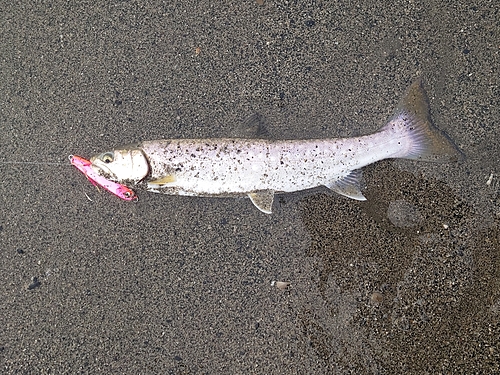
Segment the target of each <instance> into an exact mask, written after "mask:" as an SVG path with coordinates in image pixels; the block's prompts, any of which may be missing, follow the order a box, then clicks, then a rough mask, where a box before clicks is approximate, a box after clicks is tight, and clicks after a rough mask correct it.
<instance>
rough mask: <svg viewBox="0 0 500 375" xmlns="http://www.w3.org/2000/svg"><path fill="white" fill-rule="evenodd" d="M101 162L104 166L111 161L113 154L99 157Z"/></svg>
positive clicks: (108, 153) (109, 153)
mask: <svg viewBox="0 0 500 375" xmlns="http://www.w3.org/2000/svg"><path fill="white" fill-rule="evenodd" d="M101 160H102V161H103V162H105V163H106V164H109V163H111V162H112V161H113V154H112V153H111V152H107V153H105V154H104V155H103V156H101Z"/></svg>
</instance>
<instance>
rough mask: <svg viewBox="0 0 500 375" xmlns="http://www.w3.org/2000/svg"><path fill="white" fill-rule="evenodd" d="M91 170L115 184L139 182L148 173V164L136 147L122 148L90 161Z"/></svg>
mask: <svg viewBox="0 0 500 375" xmlns="http://www.w3.org/2000/svg"><path fill="white" fill-rule="evenodd" d="M90 161H91V162H92V168H93V169H94V170H95V171H96V172H98V173H99V174H101V175H103V176H105V177H106V178H108V179H110V180H113V181H117V182H121V183H123V182H127V181H132V182H139V181H140V180H142V179H143V178H144V177H146V175H147V174H148V173H149V163H148V160H147V158H146V156H145V155H144V153H143V152H142V150H141V149H140V148H138V147H136V146H123V147H120V148H117V149H115V150H113V151H108V152H104V153H102V154H99V155H97V156H94V157H92V158H91V159H90Z"/></svg>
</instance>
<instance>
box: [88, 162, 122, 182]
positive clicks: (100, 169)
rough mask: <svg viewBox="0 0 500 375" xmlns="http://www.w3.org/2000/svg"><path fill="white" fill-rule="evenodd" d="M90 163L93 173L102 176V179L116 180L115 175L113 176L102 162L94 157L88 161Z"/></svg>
mask: <svg viewBox="0 0 500 375" xmlns="http://www.w3.org/2000/svg"><path fill="white" fill-rule="evenodd" d="M90 163H91V167H92V169H93V170H94V172H96V173H97V174H99V175H100V176H103V177H104V178H107V179H108V180H112V181H116V180H117V177H116V174H114V173H113V172H112V171H111V169H109V167H108V166H107V165H106V163H104V162H103V161H101V160H99V159H97V158H96V157H93V158H91V159H90Z"/></svg>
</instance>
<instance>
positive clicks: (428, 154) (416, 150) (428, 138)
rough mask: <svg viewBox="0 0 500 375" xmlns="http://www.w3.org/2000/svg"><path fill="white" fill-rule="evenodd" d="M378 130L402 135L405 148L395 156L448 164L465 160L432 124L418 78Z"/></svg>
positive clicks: (450, 141)
mask: <svg viewBox="0 0 500 375" xmlns="http://www.w3.org/2000/svg"><path fill="white" fill-rule="evenodd" d="M381 131H384V132H385V131H387V132H391V133H395V135H402V136H403V137H404V139H405V140H407V141H408V142H407V143H408V147H407V148H406V149H405V151H404V152H403V153H402V154H401V155H398V156H399V157H401V158H404V159H412V160H421V161H431V162H436V163H447V162H453V161H459V160H462V159H463V158H464V155H463V154H462V152H461V151H460V150H459V149H458V148H457V146H455V144H454V143H453V141H452V140H451V139H450V138H449V137H448V136H447V135H446V134H445V133H443V132H442V131H440V130H439V129H438V128H436V127H435V126H434V125H433V124H432V120H431V117H430V113H429V103H428V100H427V95H426V93H425V91H424V88H423V87H422V80H421V79H418V80H417V81H415V82H414V83H413V84H412V85H411V86H410V87H409V89H408V91H407V93H406V94H405V96H403V98H402V99H401V101H400V102H399V105H398V107H397V108H396V112H395V113H394V115H393V116H392V117H391V119H390V120H389V122H388V123H387V124H386V125H385V126H384V127H383V128H382V129H381ZM405 143H406V142H405Z"/></svg>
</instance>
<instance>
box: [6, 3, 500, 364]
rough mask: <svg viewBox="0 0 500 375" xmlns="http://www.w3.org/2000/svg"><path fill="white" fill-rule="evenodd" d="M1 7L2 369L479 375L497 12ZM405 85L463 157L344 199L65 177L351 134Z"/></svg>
mask: <svg viewBox="0 0 500 375" xmlns="http://www.w3.org/2000/svg"><path fill="white" fill-rule="evenodd" d="M20 3H21V2H6V1H3V4H2V6H1V8H2V11H1V15H0V30H1V35H2V36H1V39H0V130H1V131H0V161H1V162H2V164H0V171H1V174H2V179H1V183H0V252H1V261H0V297H1V299H0V301H1V302H0V372H1V373H3V374H14V373H16V374H76V373H82V374H84V373H92V374H243V373H247V374H248V373H255V374H313V373H314V374H402V373H405V374H452V373H453V374H456V373H463V374H493V373H498V371H500V364H499V361H500V345H499V343H500V323H499V317H500V271H499V270H500V257H499V254H500V250H499V247H500V245H499V241H500V239H499V221H500V208H499V204H500V182H499V181H500V180H499V174H500V163H499V162H500V146H499V134H500V133H499V127H498V124H499V123H500V114H499V97H500V89H499V77H500V75H499V71H498V67H499V47H500V35H499V33H500V24H499V13H498V4H496V3H495V2H493V1H492V2H478V3H476V5H472V3H470V2H468V1H458V2H452V3H447V4H444V3H441V2H438V1H433V2H419V1H416V2H415V1H410V2H409V1H396V2H395V3H394V4H393V5H391V6H388V5H387V2H384V1H376V2H370V5H363V4H362V3H355V2H352V3H349V2H316V1H311V2H306V1H290V2H284V1H276V2H273V1H250V0H249V1H244V2H242V1H240V2H236V1H234V2H233V5H221V4H227V2H219V1H203V2H198V1H184V2H175V1H173V2H152V1H139V2H135V1H111V2H109V4H108V5H99V4H97V2H69V3H74V4H77V5H68V3H66V2H61V3H59V2H50V1H49V2H44V1H41V2H37V5H17V4H20ZM24 3H26V4H28V2H24ZM104 3H105V2H103V4H104ZM260 3H263V4H260ZM30 4H31V2H30ZM418 76H421V77H423V78H424V81H425V86H426V88H427V91H428V93H429V97H430V102H431V108H432V115H433V118H434V120H435V123H436V124H437V125H438V126H439V127H440V128H441V129H442V130H444V131H446V132H447V133H448V134H449V135H450V136H451V137H452V138H453V139H454V140H455V141H456V143H457V144H458V145H459V147H460V148H461V149H462V150H463V151H464V153H465V154H466V155H467V159H466V161H465V162H464V163H461V164H450V165H436V164H426V163H416V162H410V161H384V162H381V163H378V164H376V165H372V166H370V167H368V168H366V170H365V180H366V186H367V187H366V196H367V197H368V199H369V200H368V201H367V202H355V201H352V200H348V199H346V198H344V197H340V196H337V195H335V194H332V193H329V192H327V191H325V190H324V189H317V190H315V191H311V192H303V193H296V194H288V195H282V196H280V197H279V198H278V199H276V201H275V205H274V211H275V212H274V214H273V215H272V216H266V215H264V214H262V213H261V212H259V211H258V210H257V209H255V208H254V207H253V205H252V204H251V202H250V201H249V200H247V199H207V198H185V197H170V196H162V195H155V194H151V193H147V192H141V191H139V192H138V194H139V196H140V200H139V202H137V203H127V202H122V201H120V200H119V199H118V198H116V197H114V196H112V195H110V194H107V193H105V192H98V191H97V190H96V189H95V188H94V187H93V186H92V185H91V184H90V183H88V182H87V181H86V180H85V178H84V177H83V176H82V175H81V174H80V173H79V172H78V171H77V170H76V169H74V168H73V167H71V166H69V162H68V160H67V156H68V155H69V154H77V155H82V156H84V157H90V156H92V155H93V154H95V153H97V152H101V151H105V150H107V149H109V148H111V147H113V146H116V145H120V144H124V143H130V142H133V141H137V140H150V139H158V138H179V137H184V138H194V137H220V136H227V135H228V134H233V133H234V129H236V128H237V126H238V124H240V123H241V122H242V121H243V120H244V119H245V118H246V117H247V116H249V115H251V114H252V113H254V112H259V113H261V114H262V115H263V116H264V117H265V118H266V120H267V122H268V124H269V129H268V130H269V132H270V133H271V134H272V136H273V137H276V138H300V137H309V138H311V137H318V138H322V137H339V136H356V135H359V134H363V133H368V132H372V131H375V130H376V129H377V128H378V127H380V126H381V125H383V123H384V120H385V119H386V118H387V117H388V116H389V115H390V114H391V112H392V111H393V108H394V107H395V105H396V103H397V101H398V100H399V98H400V96H401V95H402V94H403V93H404V91H405V89H406V87H407V86H408V85H409V84H410V83H411V82H412V81H413V80H414V79H415V78H416V77H418ZM14 161H27V162H35V163H36V162H52V163H63V164H64V165H41V164H40V165H38V164H25V165H20V164H5V162H14ZM490 176H492V177H491V178H490ZM489 178H490V179H489ZM488 179H489V183H488ZM276 281H283V282H289V283H290V285H289V286H288V287H286V288H284V290H282V289H283V285H282V284H278V285H279V286H280V287H282V289H280V288H278V287H277V284H276Z"/></svg>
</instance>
